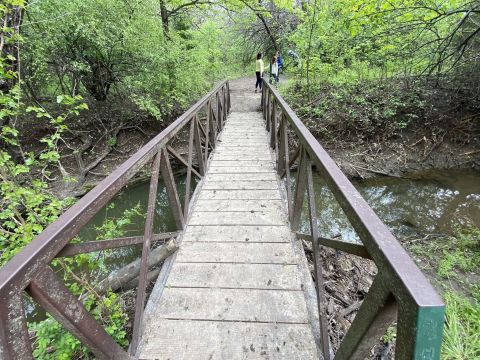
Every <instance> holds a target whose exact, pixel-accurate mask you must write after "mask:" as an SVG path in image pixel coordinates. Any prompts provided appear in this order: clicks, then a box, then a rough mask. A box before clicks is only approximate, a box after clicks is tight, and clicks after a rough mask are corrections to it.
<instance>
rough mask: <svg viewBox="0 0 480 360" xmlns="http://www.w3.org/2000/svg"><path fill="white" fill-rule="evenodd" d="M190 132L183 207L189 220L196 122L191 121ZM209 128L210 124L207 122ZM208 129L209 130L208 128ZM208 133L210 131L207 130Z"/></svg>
mask: <svg viewBox="0 0 480 360" xmlns="http://www.w3.org/2000/svg"><path fill="white" fill-rule="evenodd" d="M190 121H191V123H190V132H189V137H188V166H187V179H186V181H185V204H184V205H183V216H184V217H185V218H187V215H188V206H189V202H190V184H191V181H192V157H193V135H194V131H195V120H194V119H192V120H190ZM207 126H208V122H207ZM207 129H208V128H207ZM207 131H208V130H207ZM205 134H206V135H205V163H206V161H207V160H206V159H207V158H208V133H205Z"/></svg>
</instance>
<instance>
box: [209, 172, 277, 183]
mask: <svg viewBox="0 0 480 360" xmlns="http://www.w3.org/2000/svg"><path fill="white" fill-rule="evenodd" d="M245 179H249V180H277V176H276V175H275V173H274V172H273V171H270V172H263V173H250V174H248V178H247V177H246V176H245V174H241V173H237V174H235V173H234V174H212V173H210V172H209V173H208V174H207V175H206V176H205V181H206V182H208V181H226V182H228V181H242V180H245Z"/></svg>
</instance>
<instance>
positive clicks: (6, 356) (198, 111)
mask: <svg viewBox="0 0 480 360" xmlns="http://www.w3.org/2000/svg"><path fill="white" fill-rule="evenodd" d="M229 111H230V89H229V83H228V82H227V81H223V82H221V83H220V84H218V85H217V86H216V87H215V88H214V89H213V90H212V91H211V92H210V93H208V94H207V95H206V96H205V97H203V98H202V99H201V100H200V101H198V102H197V103H196V104H195V105H193V106H192V107H191V108H190V109H189V110H188V111H186V112H185V113H184V114H183V115H182V116H180V117H179V118H178V119H177V120H176V121H174V122H173V123H172V124H171V125H169V126H168V127H167V128H166V129H165V130H163V131H162V132H161V133H160V134H158V135H157V136H156V137H155V138H153V139H152V140H151V141H150V142H148V143H147V144H146V145H145V146H144V147H142V148H141V149H140V150H138V151H137V152H136V153H135V154H134V155H133V156H132V157H130V158H129V159H128V160H127V161H125V162H124V163H123V164H122V165H121V166H119V167H118V168H117V169H116V170H115V171H114V172H113V173H111V174H110V175H109V176H108V177H107V178H105V179H104V180H103V181H102V182H100V183H99V184H98V185H97V186H95V187H94V188H93V189H92V190H91V191H90V192H88V193H87V194H86V195H85V196H84V197H83V198H82V199H80V200H79V201H78V202H77V203H75V204H74V205H73V206H72V207H70V208H69V209H68V210H67V211H66V212H65V213H64V214H63V215H61V216H60V217H59V218H58V219H57V220H56V221H55V222H54V223H52V224H51V225H50V226H48V227H47V228H46V229H45V230H44V231H43V232H42V233H40V234H39V235H38V236H37V237H36V238H35V239H33V240H32V241H31V242H30V243H29V244H28V245H27V246H25V248H24V249H22V250H21V251H20V252H19V253H18V254H17V255H16V256H15V257H13V258H12V259H11V260H10V261H9V262H8V263H7V264H6V265H5V266H4V267H2V268H1V269H0V359H2V360H19V359H22V360H23V359H33V355H32V344H31V339H30V334H29V332H28V327H27V320H26V317H25V303H24V296H26V294H28V296H30V297H31V298H32V299H33V300H34V301H35V302H36V303H38V304H39V305H40V306H41V307H42V308H43V309H44V310H45V311H47V312H48V313H50V314H51V315H52V317H53V318H55V319H56V320H57V321H58V322H59V323H60V324H61V325H62V326H63V327H64V328H65V329H67V330H68V331H70V332H71V333H72V334H73V335H74V336H75V337H76V338H77V339H78V340H80V341H81V342H82V343H83V344H84V345H85V346H86V347H87V348H88V349H89V350H90V351H91V352H92V353H93V354H94V355H95V356H96V358H98V359H129V358H131V355H130V354H134V353H135V351H136V349H137V347H138V343H139V340H140V334H141V324H142V319H143V313H144V308H145V299H146V288H147V283H148V281H147V273H148V258H149V254H150V249H151V246H152V243H153V242H155V241H158V240H164V239H167V238H172V237H175V236H176V235H177V234H178V232H177V233H175V232H174V233H171V232H170V233H164V234H154V233H153V223H154V217H155V203H156V199H157V190H158V182H159V178H160V176H161V177H162V178H163V182H164V185H165V188H166V192H167V195H168V200H169V205H170V208H171V211H172V213H173V218H174V220H175V224H176V227H177V230H178V231H180V230H182V229H183V228H184V226H185V222H186V217H187V214H188V209H189V201H190V194H191V188H192V185H193V186H194V183H195V182H194V181H193V179H192V177H194V176H196V177H198V178H202V177H203V176H204V174H205V171H206V165H207V160H208V158H209V155H210V153H211V151H212V150H213V149H214V147H215V144H216V140H217V136H218V134H219V132H220V131H221V130H222V128H223V126H224V123H225V121H226V118H227V114H228V112H229ZM181 131H186V132H187V134H188V136H187V137H188V155H187V158H186V159H185V158H184V157H183V156H182V155H181V154H179V152H177V151H176V150H175V148H174V147H173V146H171V142H172V140H174V138H175V137H176V136H177V135H178V134H180V132H181ZM173 158H175V160H176V162H179V163H180V164H183V165H184V166H186V168H187V173H186V181H185V197H184V199H183V204H182V203H181V202H180V199H179V195H178V191H177V190H178V187H177V184H176V183H175V179H174V176H173V172H172V166H171V159H173ZM144 167H150V168H151V180H150V187H149V195H148V205H147V214H146V220H145V228H144V234H143V236H133V237H126V238H125V237H124V238H117V239H108V240H101V241H88V242H82V243H75V244H71V243H70V241H71V240H72V239H74V238H75V237H76V236H77V235H78V234H79V233H80V231H81V230H82V229H83V228H84V227H85V226H86V225H87V224H88V223H89V221H90V220H91V219H92V218H93V217H94V216H95V214H97V213H98V212H99V211H100V210H101V209H103V208H104V207H105V205H106V204H108V202H109V201H110V200H111V199H112V198H113V197H114V196H115V195H116V194H118V193H119V192H120V191H121V190H122V189H123V188H124V187H125V186H126V185H127V184H128V183H129V181H130V180H131V179H132V178H133V177H134V176H135V175H136V174H138V173H139V171H140V170H142V169H143V168H144ZM139 245H141V247H142V255H141V262H140V274H139V276H138V287H137V295H136V303H135V318H134V325H133V336H132V342H131V344H130V349H129V351H126V350H124V349H123V348H122V347H120V346H119V345H118V344H117V343H116V342H115V340H114V339H113V338H112V337H111V336H110V335H109V334H108V333H107V332H106V330H105V329H104V328H103V327H102V325H100V324H99V323H98V322H97V321H96V320H95V318H94V317H93V316H92V315H91V314H90V313H89V312H88V311H87V310H86V308H85V307H84V305H83V302H82V301H81V299H78V298H77V297H76V296H74V295H73V294H72V293H71V292H70V291H69V289H68V288H67V286H66V285H65V283H64V282H63V280H62V277H61V276H59V275H58V274H57V273H56V271H55V270H54V269H53V268H52V266H51V262H52V260H54V259H55V258H58V257H65V256H76V255H79V254H84V253H89V252H96V251H103V250H107V249H119V248H123V247H126V246H139ZM52 345H54V344H52Z"/></svg>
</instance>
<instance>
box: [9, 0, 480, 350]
mask: <svg viewBox="0 0 480 360" xmlns="http://www.w3.org/2000/svg"><path fill="white" fill-rule="evenodd" d="M0 19H1V21H2V22H1V30H0V52H1V58H0V126H1V131H0V179H1V184H0V265H3V264H5V263H6V262H7V261H8V260H9V259H11V258H12V257H13V256H14V255H15V254H16V253H17V252H18V251H19V250H20V249H21V248H22V247H23V246H24V245H25V244H27V243H28V242H30V241H31V240H32V239H33V238H34V237H35V236H36V235H37V234H39V233H40V232H41V231H42V230H43V229H44V228H45V227H46V226H47V225H48V224H50V223H51V222H52V221H54V220H55V219H56V218H57V217H58V216H59V215H60V214H61V213H62V212H63V211H64V210H65V209H66V208H68V206H70V205H71V204H72V203H73V202H74V201H75V198H76V197H78V196H81V195H82V194H84V193H85V191H87V190H88V189H89V188H90V187H91V186H92V185H94V184H95V183H96V182H98V180H99V179H101V178H103V177H104V176H105V175H107V174H108V173H109V171H110V170H111V169H112V167H115V166H116V165H118V164H119V163H120V162H122V161H123V160H125V159H126V158H127V157H128V156H129V155H131V154H132V153H133V152H134V151H136V150H137V149H138V148H139V147H140V146H141V145H143V144H144V143H145V142H146V141H147V140H148V139H150V138H151V137H152V136H153V135H154V134H156V133H158V131H159V130H161V129H162V128H164V127H166V126H167V125H168V124H169V123H171V122H172V121H173V120H174V119H175V118H176V117H177V116H178V115H179V114H181V113H182V112H183V111H184V110H185V109H187V108H188V107H189V105H190V104H192V103H193V102H194V101H195V100H196V99H198V98H200V97H201V96H202V95H203V94H204V93H205V92H206V91H207V90H209V89H210V88H211V87H212V85H213V84H214V83H215V82H216V81H218V80H220V79H225V78H235V77H239V76H242V75H245V74H248V75H249V76H251V75H252V74H253V71H254V59H255V56H256V54H257V53H258V52H261V53H263V54H265V57H264V60H265V62H266V63H268V61H269V58H270V57H271V56H272V55H273V54H274V53H275V52H276V51H280V52H281V54H282V56H283V60H284V64H285V66H284V68H283V69H282V70H283V71H282V75H281V79H282V82H281V84H283V85H281V87H280V90H281V92H282V93H283V94H284V95H285V96H286V98H287V100H288V102H289V103H290V104H291V105H292V107H294V108H295V110H296V111H297V113H298V114H299V116H300V117H301V118H302V120H303V121H304V122H305V123H306V124H307V126H308V127H309V128H310V130H311V131H312V132H313V133H314V135H315V136H316V137H317V138H318V139H319V140H320V141H321V142H322V144H323V145H324V146H326V147H327V149H328V150H329V151H330V152H331V153H333V154H334V156H335V159H336V160H337V162H339V163H340V165H342V156H344V154H345V153H348V151H353V150H355V151H358V149H359V148H361V149H362V151H364V152H367V153H368V152H369V151H371V152H373V150H371V144H372V143H374V144H378V146H380V147H381V148H382V149H383V150H382V151H383V152H384V153H388V152H389V151H397V152H400V153H401V154H402V156H401V158H402V161H398V162H397V163H395V162H386V161H385V162H383V163H382V162H381V160H379V159H378V157H377V158H376V159H373V160H372V159H370V160H368V159H367V160H365V161H366V162H367V165H368V164H371V163H368V161H375V162H376V163H375V165H376V168H380V169H381V172H383V173H394V172H401V171H402V170H411V169H412V168H413V169H415V168H422V167H426V166H429V167H440V166H451V167H468V168H475V169H477V170H478V169H479V168H480V161H479V157H478V155H479V151H478V150H479V146H480V144H479V141H480V140H479V134H480V130H479V128H480V125H479V114H480V113H479V110H480V91H479V90H480V2H479V1H465V0H462V1H460V0H446V1H439V0H419V1H413V0H392V1H374V0H367V1H358V0H326V1H320V0H310V1H302V0H298V1H288V0H280V1H252V0H191V1H188V0H186V1H179V0H158V1H157V0H155V1H153V0H144V1H124V0H81V1H80V0H72V1H62V0H31V1H24V0H4V1H3V2H2V3H1V4H0ZM289 54H295V55H293V56H291V55H289ZM253 85H254V84H253V82H252V91H253V90H254V89H253ZM413 135H415V136H413ZM413 139H420V140H419V142H418V143H415V144H414V145H415V146H417V145H418V146H421V149H422V150H423V151H415V147H413V150H412V146H410V147H409V146H407V145H406V144H412V143H413ZM417 150H418V149H417ZM375 151H377V150H375ZM377 153H378V152H377ZM442 154H443V155H442ZM440 155H442V156H440ZM367 158H368V157H367ZM401 164H403V165H401ZM342 169H343V170H344V171H346V172H347V174H349V175H350V176H357V175H360V176H361V174H357V173H358V169H354V168H351V167H349V166H348V164H343V166H342ZM364 175H366V174H364ZM370 175H372V174H371V173H370ZM134 215H135V214H134V210H132V211H131V212H129V213H125V214H124V217H123V218H122V219H117V220H115V221H113V222H110V223H108V222H107V223H106V224H104V227H103V228H102V231H103V236H104V238H109V237H111V236H112V232H116V233H119V234H120V233H121V229H122V226H123V225H124V224H126V223H128V222H129V221H131V220H130V219H131V218H132V216H134ZM452 236H453V238H452V239H453V240H452V241H454V244H455V246H456V247H455V248H456V249H457V248H459V249H460V251H459V253H458V259H457V258H455V259H453V260H452V259H450V258H449V261H450V262H453V263H452V264H451V268H452V269H457V270H459V271H469V269H475V268H478V266H479V265H480V259H479V258H480V255H479V251H480V248H479V242H480V240H479V231H478V229H475V228H472V229H463V230H461V231H460V232H459V233H458V234H452ZM450 250H451V248H449V247H441V248H440V250H439V251H440V255H441V256H443V255H442V254H444V253H445V252H448V251H450ZM455 251H456V250H455ZM72 261H73V260H72ZM74 261H75V263H76V264H71V263H68V262H64V263H61V264H58V266H62V267H64V269H66V270H65V278H66V281H67V282H68V283H69V286H70V288H71V290H72V291H74V292H75V293H76V294H81V293H84V292H88V290H89V289H88V286H87V285H85V284H84V285H78V283H77V282H75V281H74V278H75V276H76V275H75V274H74V272H73V271H72V270H71V269H72V268H74V266H79V263H80V264H81V265H82V266H88V267H91V268H98V269H99V270H98V271H99V272H100V271H101V261H100V262H99V261H98V258H95V259H94V258H91V257H89V256H87V255H85V256H81V257H77V258H75V260H74ZM99 263H100V265H99ZM442 274H443V275H445V274H447V275H448V276H446V277H447V278H449V277H452V276H454V275H452V273H451V272H447V273H442V272H441V271H440V269H432V274H431V275H432V276H434V277H440V278H442V276H443V275H442ZM443 277H445V276H443ZM449 279H450V278H449ZM444 290H445V291H444V294H445V299H446V300H447V303H448V304H449V309H454V311H455V313H453V310H452V311H450V313H449V316H450V320H448V321H450V323H448V322H447V324H450V325H449V326H447V331H446V337H445V339H446V340H445V345H444V356H445V358H449V359H450V358H451V359H464V358H474V357H475V356H479V351H480V350H479V349H480V335H479V334H480V325H479V324H480V309H479V305H478V303H479V301H480V290H479V288H478V286H476V287H475V286H470V285H469V286H467V287H463V288H462V291H461V294H462V295H458V291H457V292H452V291H450V290H451V289H444ZM123 305H124V304H123V303H122V302H121V299H119V296H118V294H116V293H113V292H109V293H108V294H106V295H105V296H104V297H103V300H102V301H99V300H98V299H96V298H95V296H94V295H91V298H90V300H89V307H90V310H91V311H92V312H93V313H95V314H96V316H97V318H101V319H102V321H104V322H105V323H106V327H107V329H108V331H109V332H110V333H111V334H113V335H114V336H115V338H116V339H117V341H119V343H121V344H122V345H125V346H126V345H127V344H128V336H129V335H128V334H127V333H126V332H125V331H124V330H123V329H124V327H125V326H124V325H125V324H126V323H127V322H128V316H127V314H126V312H125V309H124V307H123ZM105 312H107V313H108V314H109V316H107V317H105V316H102V314H104V313H105ZM452 317H454V318H452ZM53 323H54V321H53V320H52V319H50V318H49V319H46V320H42V321H40V322H37V323H32V324H31V331H32V334H33V336H34V337H35V338H36V349H35V356H36V357H37V358H40V359H50V358H52V359H53V358H55V359H59V358H64V359H70V358H72V357H78V358H82V357H88V356H89V353H88V351H87V350H86V349H84V348H83V347H82V346H81V345H80V343H79V342H78V341H77V340H76V339H75V338H73V337H72V336H71V335H69V334H68V333H65V332H64V331H63V330H62V329H61V328H60V326H58V324H57V325H56V326H52V324H53ZM452 324H458V326H457V327H455V326H453V325H452ZM52 343H55V344H56V345H55V347H53V348H52V346H51V344H52Z"/></svg>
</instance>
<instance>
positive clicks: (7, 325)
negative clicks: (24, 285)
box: [0, 291, 33, 360]
mask: <svg viewBox="0 0 480 360" xmlns="http://www.w3.org/2000/svg"><path fill="white" fill-rule="evenodd" d="M2 295H3V294H0V359H2V360H16V359H22V360H23V359H26V360H30V359H31V360H33V355H32V348H31V345H30V337H29V335H28V329H27V323H26V321H25V316H24V311H25V309H24V303H23V299H22V295H23V291H21V292H20V293H18V294H15V295H14V296H12V297H5V296H2Z"/></svg>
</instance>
